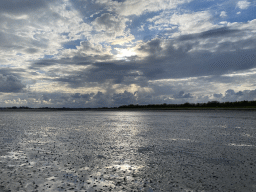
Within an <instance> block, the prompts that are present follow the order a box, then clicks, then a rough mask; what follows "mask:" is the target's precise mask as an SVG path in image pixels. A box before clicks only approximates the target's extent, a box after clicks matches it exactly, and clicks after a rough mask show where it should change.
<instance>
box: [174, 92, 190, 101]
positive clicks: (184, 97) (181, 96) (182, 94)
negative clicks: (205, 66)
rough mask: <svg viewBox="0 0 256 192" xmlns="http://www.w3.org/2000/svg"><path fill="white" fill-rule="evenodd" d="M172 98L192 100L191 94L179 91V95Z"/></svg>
mask: <svg viewBox="0 0 256 192" xmlns="http://www.w3.org/2000/svg"><path fill="white" fill-rule="evenodd" d="M173 98H175V99H188V98H193V96H192V94H191V93H186V94H185V92H184V91H180V92H179V94H176V95H173Z"/></svg>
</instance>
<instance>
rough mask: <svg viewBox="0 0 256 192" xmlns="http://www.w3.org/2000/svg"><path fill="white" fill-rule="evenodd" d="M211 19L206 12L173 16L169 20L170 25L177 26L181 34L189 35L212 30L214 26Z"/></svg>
mask: <svg viewBox="0 0 256 192" xmlns="http://www.w3.org/2000/svg"><path fill="white" fill-rule="evenodd" d="M211 19H212V15H211V14H210V13H209V12H208V11H202V12H195V13H190V14H183V15H177V14H174V15H172V16H171V18H170V23H171V24H174V25H177V26H178V28H179V30H180V32H181V34H191V33H200V32H202V31H207V30H210V29H213V28H214V27H215V25H214V24H213V23H212V22H211Z"/></svg>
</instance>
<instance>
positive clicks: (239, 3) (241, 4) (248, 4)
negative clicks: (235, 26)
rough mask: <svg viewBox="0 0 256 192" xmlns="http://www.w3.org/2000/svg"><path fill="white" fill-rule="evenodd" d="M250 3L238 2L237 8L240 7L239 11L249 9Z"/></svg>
mask: <svg viewBox="0 0 256 192" xmlns="http://www.w3.org/2000/svg"><path fill="white" fill-rule="evenodd" d="M250 4H251V3H250V2H248V1H238V2H237V7H239V9H247V8H248V7H249V6H250Z"/></svg>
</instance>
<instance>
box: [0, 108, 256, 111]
mask: <svg viewBox="0 0 256 192" xmlns="http://www.w3.org/2000/svg"><path fill="white" fill-rule="evenodd" d="M200 110H201V111H207V110H209V111H213V110H214V111H218V110H220V111H225V110H232V111H235V110H238V111H239V110H246V111H250V110H251V111H254V110H256V107H251V108H250V107H246V108H243V107H240V108H239V107H236V108H218V107H204V108H203V107H202V108H200V107H198V108H192V107H191V108H189V107H188V108H185V107H184V108H29V109H19V108H17V109H10V108H8V109H6V108H2V109H0V112H56V111H200Z"/></svg>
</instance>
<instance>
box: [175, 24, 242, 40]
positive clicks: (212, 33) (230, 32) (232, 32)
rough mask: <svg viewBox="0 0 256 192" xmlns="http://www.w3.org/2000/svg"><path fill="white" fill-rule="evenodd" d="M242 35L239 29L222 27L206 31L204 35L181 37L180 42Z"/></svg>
mask: <svg viewBox="0 0 256 192" xmlns="http://www.w3.org/2000/svg"><path fill="white" fill-rule="evenodd" d="M239 32H240V33H241V32H242V31H241V30H237V29H230V28H228V27H221V28H217V29H211V30H208V31H204V32H202V33H196V34H190V35H181V36H180V37H179V38H178V40H180V41H187V40H193V39H200V38H201V39H206V38H214V37H222V38H224V37H227V36H228V37H234V36H236V35H237V34H238V33H239Z"/></svg>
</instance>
